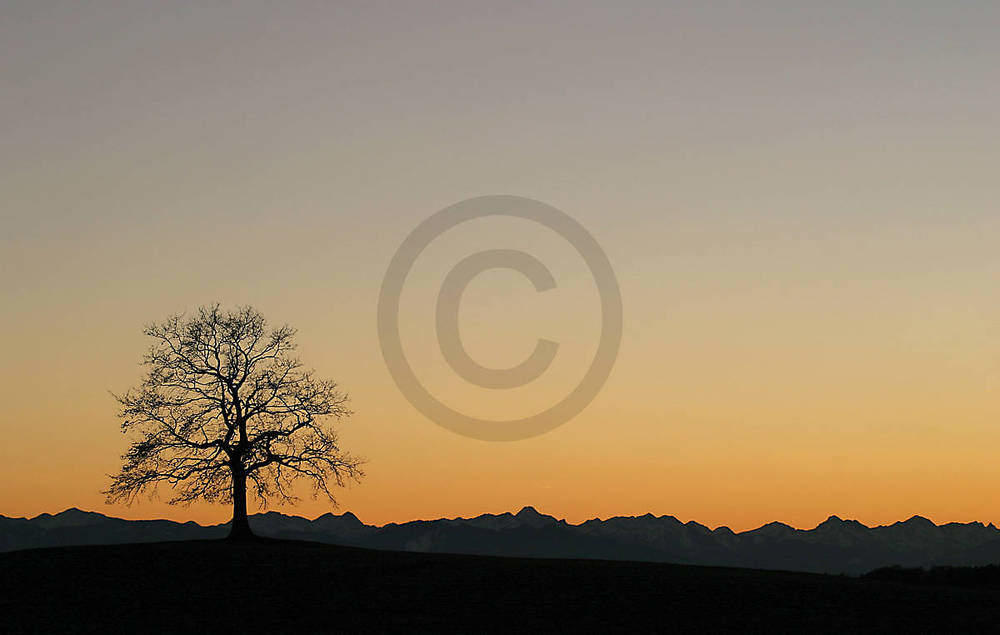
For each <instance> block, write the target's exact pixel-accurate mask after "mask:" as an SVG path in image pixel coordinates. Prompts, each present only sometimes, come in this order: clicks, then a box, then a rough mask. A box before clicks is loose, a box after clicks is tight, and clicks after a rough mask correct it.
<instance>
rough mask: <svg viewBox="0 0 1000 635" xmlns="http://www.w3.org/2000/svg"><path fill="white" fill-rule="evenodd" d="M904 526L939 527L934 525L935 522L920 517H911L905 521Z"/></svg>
mask: <svg viewBox="0 0 1000 635" xmlns="http://www.w3.org/2000/svg"><path fill="white" fill-rule="evenodd" d="M902 524H903V525H910V526H911V527H937V525H935V524H934V521H932V520H930V519H929V518H924V517H923V516H919V515H913V516H910V517H909V518H907V519H906V520H904V521H903V522H902Z"/></svg>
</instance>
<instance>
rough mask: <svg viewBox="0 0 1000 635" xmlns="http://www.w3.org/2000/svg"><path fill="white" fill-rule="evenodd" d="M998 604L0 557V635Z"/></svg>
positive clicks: (637, 581) (721, 577) (949, 592)
mask: <svg viewBox="0 0 1000 635" xmlns="http://www.w3.org/2000/svg"><path fill="white" fill-rule="evenodd" d="M998 600H1000V591H998V590H993V589H968V588H961V587H949V586H927V585H921V584H915V585H914V584H903V583H899V582H893V581H881V580H869V579H865V578H856V577H848V576H826V575H818V574H810V573H792V572H780V571H760V570H752V569H726V568H714V567H693V566H686V565H670V564H660V563H641V562H621V561H617V562H616V561H606V560H551V559H530V558H491V557H486V556H467V555H448V554H429V553H407V552H396V551H375V550H366V549H357V548H352V547H340V546H333V545H324V544H320V543H308V542H296V541H278V540H267V539H264V540H261V541H259V542H243V543H239V542H237V543H234V542H230V541H224V540H222V541H190V542H165V543H156V544H132V545H111V546H87V547H59V548H52V549H32V550H25V551H18V552H12V553H5V554H0V615H2V620H3V622H2V627H0V630H2V631H3V632H5V633H19V632H35V633H64V632H91V633H230V632H232V633H258V632H259V633H271V632H280V633H326V632H338V633H343V632H347V633H362V632H363V633H383V632H399V633H421V632H428V633H447V632H460V633H489V632H515V633H543V632H544V633H549V632H585V633H605V632H707V633H717V632H738V633H752V632H767V633H772V632H803V633H821V632H827V633H834V632H836V633H859V632H891V633H894V634H898V633H910V632H952V633H972V632H992V631H994V630H995V627H996V621H997V618H998V607H1000V601H998Z"/></svg>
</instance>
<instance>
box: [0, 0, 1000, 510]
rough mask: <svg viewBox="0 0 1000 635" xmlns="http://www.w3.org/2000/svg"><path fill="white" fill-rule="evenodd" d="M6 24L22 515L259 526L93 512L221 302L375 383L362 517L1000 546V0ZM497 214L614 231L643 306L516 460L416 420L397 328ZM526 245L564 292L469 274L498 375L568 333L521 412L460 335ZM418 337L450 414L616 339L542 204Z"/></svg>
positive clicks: (411, 319)
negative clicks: (456, 321)
mask: <svg viewBox="0 0 1000 635" xmlns="http://www.w3.org/2000/svg"><path fill="white" fill-rule="evenodd" d="M0 6H2V8H0V94H2V95H3V99H2V101H0V134H2V139H0V191H2V192H3V203H2V207H0V215H2V220H0V223H2V225H0V228H2V231H0V290H2V294H3V295H2V297H3V311H0V332H2V333H3V336H2V337H3V346H2V350H3V355H2V357H0V373H2V376H0V399H2V404H3V407H2V408H0V433H2V438H3V443H2V444H0V484H2V485H0V514H2V515H5V516H34V515H37V514H39V513H42V512H57V511H61V510H63V509H65V508H67V507H80V508H83V509H89V510H95V511H100V512H102V513H105V514H109V515H115V516H121V517H126V518H151V517H166V518H172V519H177V520H195V521H198V522H202V523H207V522H224V521H226V520H228V519H229V518H230V516H231V509H230V508H227V507H226V506H224V505H208V504H196V505H193V506H191V507H187V508H184V507H171V506H167V505H166V504H165V503H164V502H163V501H162V500H161V501H155V500H154V501H148V500H145V499H144V500H142V501H141V502H138V503H136V504H135V505H133V506H131V507H124V506H119V505H115V506H109V505H105V504H104V497H103V496H102V494H101V493H100V492H101V490H103V489H105V488H106V487H107V485H108V478H107V475H108V474H109V473H112V472H115V471H116V470H117V469H118V467H119V466H120V459H119V456H120V455H121V453H122V452H123V451H124V449H125V447H126V440H125V438H123V436H122V434H121V431H120V428H119V422H118V420H117V419H116V416H115V415H116V410H117V409H116V404H115V402H114V399H113V398H112V396H111V395H110V392H109V391H114V392H121V391H124V390H125V389H127V388H129V387H130V386H133V385H135V384H137V383H138V382H139V380H140V378H141V376H142V375H141V368H140V367H139V361H140V359H141V357H142V354H143V352H144V351H145V350H146V348H147V347H148V345H149V342H147V341H146V338H145V337H144V336H143V335H142V327H143V326H144V325H145V324H147V323H149V322H151V321H154V320H160V319H162V318H165V317H166V316H168V315H169V314H171V313H175V312H181V311H191V310H193V309H195V308H197V307H198V306H199V305H203V304H208V303H211V302H215V301H218V302H221V303H222V304H224V305H226V306H229V307H234V306H237V305H244V304H250V305H253V306H255V307H256V308H258V309H259V310H260V311H261V312H262V313H263V314H264V315H265V316H267V317H268V318H269V319H270V320H271V321H272V323H275V324H281V323H286V322H287V323H289V324H291V325H293V326H295V327H297V328H298V329H299V344H300V350H299V353H300V356H301V357H302V359H303V361H305V362H306V364H307V365H309V366H311V367H314V368H315V369H316V370H317V372H318V373H319V375H321V376H324V377H329V378H333V379H336V380H337V381H338V382H339V383H340V384H341V386H342V387H343V388H344V389H346V390H347V391H348V392H349V393H350V395H351V398H352V407H353V409H354V410H355V411H356V415H355V416H354V417H353V418H352V419H351V420H350V421H349V422H347V423H344V424H342V425H341V426H339V428H338V429H339V432H340V436H341V440H342V442H343V445H344V446H345V447H346V448H347V449H349V450H350V451H352V452H354V453H356V454H359V455H362V456H364V457H366V458H367V459H368V464H367V466H366V472H367V477H366V478H365V479H364V480H363V481H362V483H360V484H358V485H354V486H352V487H351V488H349V489H346V490H344V491H342V492H340V495H339V502H340V507H339V510H337V511H341V512H342V511H347V510H350V511H353V512H354V513H356V514H357V515H358V516H359V517H360V518H361V519H362V520H364V521H366V522H369V523H378V524H382V523H386V522H401V521H407V520H412V519H416V518H436V517H442V516H448V517H454V516H473V515H478V514H480V513H484V512H494V513H499V512H502V511H517V510H518V509H519V508H520V507H522V506H524V505H533V506H535V507H536V508H538V509H539V510H540V511H543V512H546V513H549V514H552V515H554V516H556V517H558V518H566V519H567V520H569V521H571V522H579V521H582V520H585V519H588V518H594V517H601V518H606V517H608V516H614V515H639V514H644V513H646V512H652V513H654V514H657V515H659V514H672V515H674V516H677V517H678V518H680V519H681V520H684V521H687V520H697V521H699V522H701V523H703V524H706V525H709V526H711V527H715V526H718V525H728V526H730V527H732V528H733V529H736V530H743V529H750V528H753V527H756V526H759V525H761V524H764V523H766V522H769V521H772V520H780V521H783V522H786V523H789V524H791V525H793V526H797V527H813V526H815V525H816V524H817V523H819V522H821V521H822V520H823V519H825V518H826V517H827V516H829V515H831V514H837V515H839V516H841V517H843V518H855V519H858V520H860V521H861V522H864V523H866V524H869V525H872V524H881V523H890V522H894V521H896V520H903V519H906V518H908V517H910V516H912V515H914V514H920V515H923V516H926V517H929V518H931V519H932V520H934V521H936V522H938V523H941V522H948V521H961V522H967V521H972V520H978V521H983V522H994V523H998V524H1000V508H997V506H996V505H994V504H992V503H993V501H995V500H996V492H997V487H998V486H1000V292H998V283H1000V249H998V246H1000V213H998V212H1000V204H998V194H1000V185H998V183H1000V180H998V176H997V170H998V166H1000V81H997V71H996V65H997V60H1000V38H997V32H998V29H1000V4H997V3H990V2H954V3H950V2H949V3H945V2H939V1H937V0H935V1H929V0H922V1H916V0H915V1H913V2H882V3H871V2H838V3H825V2H791V1H789V2H771V1H767V2H753V3H750V2H745V3H738V2H694V1H691V2H677V3H665V2H652V1H650V2H616V3H611V2H590V1H579V2H565V3H555V2H532V3H519V4H513V5H508V4H506V3H496V2H481V3H480V2H433V3H432V2H426V3H413V2H367V1H366V2H353V1H352V2H346V1H342V2H283V3H274V2H264V1H258V0H253V1H246V2H239V3H223V2H207V3H205V2H201V3H194V2H192V3H185V2H177V3H163V2H160V3H154V2H149V3H143V2H105V1H100V0H98V1H95V2H89V3H76V2H48V3H35V2H3V3H2V4H0ZM486 194H514V195H519V196H524V197H530V198H532V199H537V200H539V201H543V202H545V203H548V204H550V205H552V206H555V207H556V208H558V209H560V210H562V211H564V212H566V213H567V214H569V215H570V216H572V217H573V218H575V219H577V220H578V221H579V222H580V223H582V224H583V225H584V226H585V227H586V228H587V229H588V230H589V231H590V232H591V234H592V235H593V236H594V238H596V239H597V241H598V242H599V243H600V244H601V246H602V247H603V249H604V251H605V252H606V254H607V256H608V258H609V260H610V261H611V264H612V266H613V268H614V270H615V272H616V274H617V277H618V281H619V284H620V287H621V293H622V299H623V306H624V335H623V338H622V343H621V350H620V354H619V356H618V360H617V364H616V365H615V367H614V370H613V372H612V374H611V376H610V378H609V380H608V381H607V383H606V384H605V386H604V388H603V390H602V391H601V393H600V394H599V395H598V396H597V398H596V399H595V400H594V401H593V402H592V403H591V404H590V406H589V407H588V408H587V409H586V410H584V411H583V413H582V414H580V415H579V416H577V417H576V418H574V419H573V420H571V421H569V422H568V423H566V424H564V425H563V426H561V427H559V428H558V429H556V430H554V431H552V432H550V433H548V434H545V435H543V436H540V437H536V438H532V439H528V440H523V441H517V442H509V443H490V442H483V441H478V440H474V439H469V438H465V437H462V436H458V435H456V434H454V433H452V432H449V431H448V430H445V429H444V428H442V427H440V426H438V425H435V423H433V422H432V421H430V420H428V419H427V418H425V417H424V416H423V415H421V414H420V413H418V412H417V411H416V410H415V409H414V407H413V406H411V405H410V404H409V403H408V402H407V401H406V399H405V398H404V397H403V396H402V395H401V394H400V392H399V390H398V389H397V387H396V385H395V384H394V383H393V380H392V378H391V376H390V374H389V371H388V370H387V369H386V366H385V363H384V361H383V359H382V354H381V350H380V347H379V342H378V338H377V333H376V319H375V315H376V301H377V298H378V293H379V288H380V285H381V282H382V278H383V275H384V274H385V272H386V268H387V266H388V263H389V261H390V259H391V258H392V256H393V253H394V252H395V251H396V249H397V248H398V247H399V245H400V243H401V242H402V241H403V239H404V238H405V237H406V236H407V235H408V234H409V233H410V231H411V230H413V228H414V227H415V226H416V225H417V224H418V223H420V222H421V221H423V220H424V219H425V218H427V217H428V216H430V215H431V214H433V213H434V212H436V211H438V210H440V209H442V208H444V207H446V206H449V205H451V204H454V203H457V202H459V201H461V200H463V199H466V198H469V197H473V196H480V195H486ZM496 248H515V249H523V250H525V251H528V252H530V253H532V254H533V255H535V256H536V257H537V258H538V259H539V260H541V261H542V262H544V263H545V264H546V266H548V267H549V269H550V270H551V271H552V273H553V275H554V276H555V278H556V280H557V283H558V287H557V288H556V289H553V290H551V291H548V292H545V293H536V292H535V290H534V289H533V288H532V286H531V284H530V283H529V282H528V281H527V280H526V279H525V278H524V277H523V276H521V275H519V274H517V273H515V272H511V271H493V272H487V273H484V274H483V275H481V276H479V277H478V278H476V279H475V281H474V282H473V283H472V285H471V286H470V287H469V289H468V291H467V292H466V294H465V297H464V303H463V305H462V312H461V320H462V322H461V325H462V336H463V339H464V341H465V343H466V346H467V347H468V349H469V352H470V354H471V355H472V356H473V357H474V358H475V359H476V360H477V361H479V362H480V363H481V364H484V365H488V366H498V367H500V366H513V365H515V364H517V363H519V362H520V361H521V360H523V359H524V358H525V357H527V355H528V354H529V353H530V352H531V351H532V349H533V348H534V346H535V342H536V340H537V339H538V338H547V339H551V340H555V341H558V342H559V343H560V349H559V353H558V356H557V358H556V361H555V362H554V364H553V366H552V367H551V369H550V371H549V372H548V373H546V374H545V375H544V376H543V377H541V378H540V379H538V380H537V381H536V382H533V383H532V384H529V385H527V386H524V387H521V388H517V389H513V390H500V391H495V390H486V389H481V388H478V387H475V386H471V385H469V384H467V383H466V382H465V381H464V380H462V379H461V378H459V377H457V376H456V375H455V374H454V372H453V371H452V369H451V368H450V367H449V366H448V365H447V364H446V363H445V361H444V360H443V359H442V357H441V354H440V351H439V349H438V345H437V340H436V336H435V332H434V303H435V300H436V298H437V292H438V289H439V287H440V284H441V280H442V279H443V277H444V275H445V274H446V273H447V272H448V271H449V270H450V269H451V267H452V266H453V265H454V264H455V263H457V262H458V261H459V260H461V259H462V258H463V257H465V256H467V255H469V254H471V253H473V252H476V251H480V250H484V249H496ZM401 320H402V323H403V339H404V344H405V347H406V351H407V354H408V355H409V356H410V360H411V364H412V365H413V367H414V369H415V371H417V372H418V374H419V375H420V378H421V380H423V381H424V383H425V385H426V386H427V388H428V390H430V391H432V392H433V393H434V394H435V395H438V396H439V398H441V399H442V400H445V401H447V402H448V403H449V404H451V405H453V406H454V407H455V408H458V409H462V410H463V411H466V412H469V413H471V414H476V415H478V416H483V417H489V418H498V419H499V418H505V417H516V416H524V415H528V414H531V413H533V412H537V411H539V410H541V409H544V408H545V407H547V406H548V405H550V404H551V403H553V402H554V401H556V400H558V399H560V398H561V397H562V396H563V395H564V394H566V392H567V391H568V390H570V389H571V388H572V387H573V386H574V385H575V383H576V381H578V380H579V378H580V377H581V376H582V373H583V370H584V369H585V368H586V366H587V365H588V364H589V360H590V358H591V356H592V355H593V353H594V350H595V348H596V344H597V334H598V332H599V330H600V310H599V303H598V296H597V292H596V289H595V286H594V284H593V281H592V279H591V278H590V276H589V272H588V270H587V268H586V265H585V264H584V263H583V261H582V260H581V259H580V257H579V255H578V254H577V253H576V252H575V251H574V250H573V249H572V247H570V246H569V245H568V244H567V243H566V242H565V241H564V240H562V239H561V238H560V237H559V236H557V235H555V234H553V233H552V232H550V231H548V230H546V229H544V228H542V227H541V226H539V225H536V224H532V223H530V222H527V221H522V220H517V219H510V218H494V219H483V220H479V221H475V222H472V223H467V224H465V225H463V226H461V227H458V228H455V229H454V230H452V231H450V232H448V233H447V234H445V235H443V236H441V237H440V239H438V240H437V241H435V242H434V243H433V244H432V245H431V246H430V247H429V248H428V249H427V251H426V252H425V253H424V254H423V255H422V256H421V258H420V260H419V261H418V263H417V266H416V267H415V268H414V271H413V272H412V273H411V276H410V279H409V282H408V284H407V286H406V289H405V294H404V297H403V313H402V316H401ZM166 498H167V497H166V496H164V497H163V499H164V500H165V499H166ZM278 509H279V510H280V511H283V512H285V513H295V514H298V515H303V516H307V517H310V518H312V517H315V516H317V515H320V514H322V513H325V512H327V511H330V505H329V504H328V503H327V502H325V501H323V500H316V501H314V500H312V499H309V498H305V499H304V500H303V501H302V502H301V503H300V504H298V505H296V506H294V507H292V506H286V507H281V508H278Z"/></svg>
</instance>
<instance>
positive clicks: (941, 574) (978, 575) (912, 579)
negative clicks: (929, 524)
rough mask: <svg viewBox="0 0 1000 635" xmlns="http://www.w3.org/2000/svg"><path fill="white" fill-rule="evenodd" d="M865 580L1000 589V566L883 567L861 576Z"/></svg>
mask: <svg viewBox="0 0 1000 635" xmlns="http://www.w3.org/2000/svg"><path fill="white" fill-rule="evenodd" d="M863 577H864V578H865V579H867V580H882V581H889V582H906V583H908V584H932V585H939V586H940V585H947V586H959V587H970V588H982V587H995V588H997V589H1000V566H997V565H995V564H988V565H986V566H984V567H931V568H929V569H924V568H922V567H883V568H881V569H875V570H874V571H870V572H868V573H866V574H865V575H864V576H863Z"/></svg>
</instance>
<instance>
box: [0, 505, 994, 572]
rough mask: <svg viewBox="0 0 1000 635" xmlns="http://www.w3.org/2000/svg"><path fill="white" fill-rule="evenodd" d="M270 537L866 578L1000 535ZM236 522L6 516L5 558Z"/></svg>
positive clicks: (720, 532) (329, 530)
mask: <svg viewBox="0 0 1000 635" xmlns="http://www.w3.org/2000/svg"><path fill="white" fill-rule="evenodd" d="M250 525H251V527H252V529H253V530H254V532H255V533H257V534H258V535H261V536H267V537H272V538H282V539H288V540H308V541H314V542H323V543H330V544H339V545H348V546H356V547H366V548H370V549H383V550H393V551H422V552H437V553H462V554H477V555H497V556H525V557H545V558H585V559H603V560H634V561H648V562H670V563H678V564H696V565H713V566H731V567H748V568H755V569H782V570H788V571H809V572H815V573H833V574H849V575H857V574H861V573H864V572H867V571H871V570H873V569H877V568H880V567H888V566H902V567H930V566H945V565H948V566H978V565H986V564H996V563H1000V529H998V528H997V527H995V526H994V525H993V524H992V523H991V524H989V525H984V524H982V523H976V522H973V523H966V524H961V523H948V524H944V525H935V524H934V523H933V522H931V521H930V520H928V519H926V518H922V517H920V516H914V517H912V518H910V519H909V520H906V521H901V522H897V523H893V524H891V525H881V526H878V527H867V526H865V525H863V524H861V523H860V522H858V521H856V520H842V519H840V518H838V517H836V516H831V517H830V518H828V519H827V520H825V521H824V522H822V523H820V524H819V525H818V526H817V527H815V528H814V529H795V528H793V527H790V526H788V525H785V524H783V523H779V522H772V523H768V524H766V525H764V526H763V527H760V528H758V529H754V530H750V531H743V532H734V531H732V530H731V529H729V528H728V527H719V528H716V529H709V528H708V527H706V526H704V525H701V524H699V523H696V522H694V521H689V522H686V523H684V522H681V521H680V520H678V519H677V518H675V517H673V516H654V515H652V514H646V515H645V516H619V517H614V518H609V519H607V520H599V519H594V520H588V521H586V522H583V523H580V524H578V525H573V524H569V523H567V522H566V521H565V520H557V519H556V518H554V517H552V516H549V515H546V514H542V513H539V512H538V511H537V510H535V509H534V508H533V507H525V508H524V509H522V510H521V511H519V512H518V513H516V514H512V513H509V512H507V513H503V514H483V515H481V516H476V517H475V518H454V519H439V520H429V521H427V520H415V521H411V522H406V523H391V524H388V525H383V526H381V527H379V526H374V525H366V524H364V523H363V522H361V521H360V520H359V519H358V517H357V516H355V515H354V514H352V513H350V512H347V513H344V514H340V515H335V514H324V515H322V516H320V517H318V518H316V519H315V520H309V519H307V518H302V517H300V516H288V515H285V514H280V513H277V512H267V513H263V514H255V515H253V516H251V517H250ZM227 533H228V524H220V525H211V526H202V525H198V524H196V523H194V522H186V523H178V522H174V521H170V520H123V519H120V518H111V517H108V516H105V515H103V514H100V513H97V512H88V511H82V510H79V509H75V508H74V509H67V510H66V511H64V512H61V513H58V514H55V515H53V514H41V515H39V516H36V517H34V518H30V519H28V518H8V517H5V516H0V551H14V550H20V549H32V548H38V547H53V546H68V545H92V544H123V543H138V542H161V541H172V540H200V539H218V538H223V537H224V536H225V535H226V534H227Z"/></svg>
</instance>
